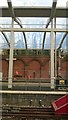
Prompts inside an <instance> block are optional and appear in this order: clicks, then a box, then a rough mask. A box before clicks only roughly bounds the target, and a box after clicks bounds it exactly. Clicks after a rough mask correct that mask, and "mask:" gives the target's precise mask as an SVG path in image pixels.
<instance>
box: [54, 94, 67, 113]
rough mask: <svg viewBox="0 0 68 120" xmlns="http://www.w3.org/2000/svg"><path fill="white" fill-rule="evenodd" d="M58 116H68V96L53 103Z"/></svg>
mask: <svg viewBox="0 0 68 120" xmlns="http://www.w3.org/2000/svg"><path fill="white" fill-rule="evenodd" d="M52 107H53V109H54V111H55V114H56V115H59V114H60V115H62V114H68V95H65V96H63V97H61V98H59V99H58V100H56V101H54V102H53V103H52Z"/></svg>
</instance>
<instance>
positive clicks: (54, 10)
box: [42, 0, 57, 49]
mask: <svg viewBox="0 0 68 120" xmlns="http://www.w3.org/2000/svg"><path fill="white" fill-rule="evenodd" d="M56 4H57V0H53V4H52V9H51V15H50V18H49V20H48V22H47V25H46V28H48V26H49V23H50V22H51V20H52V19H53V18H54V16H55V12H56ZM45 37H46V32H45V33H44V36H43V43H42V49H44V43H45Z"/></svg>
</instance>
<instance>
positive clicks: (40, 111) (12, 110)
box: [2, 106, 66, 120]
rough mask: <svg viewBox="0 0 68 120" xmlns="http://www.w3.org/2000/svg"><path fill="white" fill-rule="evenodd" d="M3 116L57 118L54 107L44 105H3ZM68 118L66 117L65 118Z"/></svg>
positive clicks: (54, 119) (48, 119) (53, 119)
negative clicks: (44, 106)
mask: <svg viewBox="0 0 68 120" xmlns="http://www.w3.org/2000/svg"><path fill="white" fill-rule="evenodd" d="M2 116H3V117H15V118H16V117H17V118H27V119H35V118H36V119H42V120H43V119H46V120H50V119H52V120H56V115H55V114H54V111H53V109H52V108H43V107H13V106H10V107H2ZM64 120H66V119H64Z"/></svg>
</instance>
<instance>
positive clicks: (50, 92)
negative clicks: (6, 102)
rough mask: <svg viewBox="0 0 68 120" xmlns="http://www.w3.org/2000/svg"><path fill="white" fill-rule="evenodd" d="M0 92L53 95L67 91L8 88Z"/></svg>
mask: <svg viewBox="0 0 68 120" xmlns="http://www.w3.org/2000/svg"><path fill="white" fill-rule="evenodd" d="M0 93H8V94H50V95H51V94H52V95H55V94H56V95H62V94H63V95H65V94H67V92H66V91H8V90H0Z"/></svg>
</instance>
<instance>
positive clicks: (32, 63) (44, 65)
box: [2, 56, 68, 79]
mask: <svg viewBox="0 0 68 120" xmlns="http://www.w3.org/2000/svg"><path fill="white" fill-rule="evenodd" d="M2 71H3V77H8V61H7V60H4V59H3V60H2ZM16 71H18V74H19V75H20V76H21V77H22V78H27V77H29V79H30V78H31V79H32V78H44V79H46V78H50V60H49V58H48V57H44V56H43V57H30V56H23V57H21V58H19V59H17V60H16V61H14V63H13V77H15V76H16ZM67 71H68V61H67V62H66V61H62V63H61V71H60V72H61V74H62V76H63V77H64V76H65V75H66V72H67Z"/></svg>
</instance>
